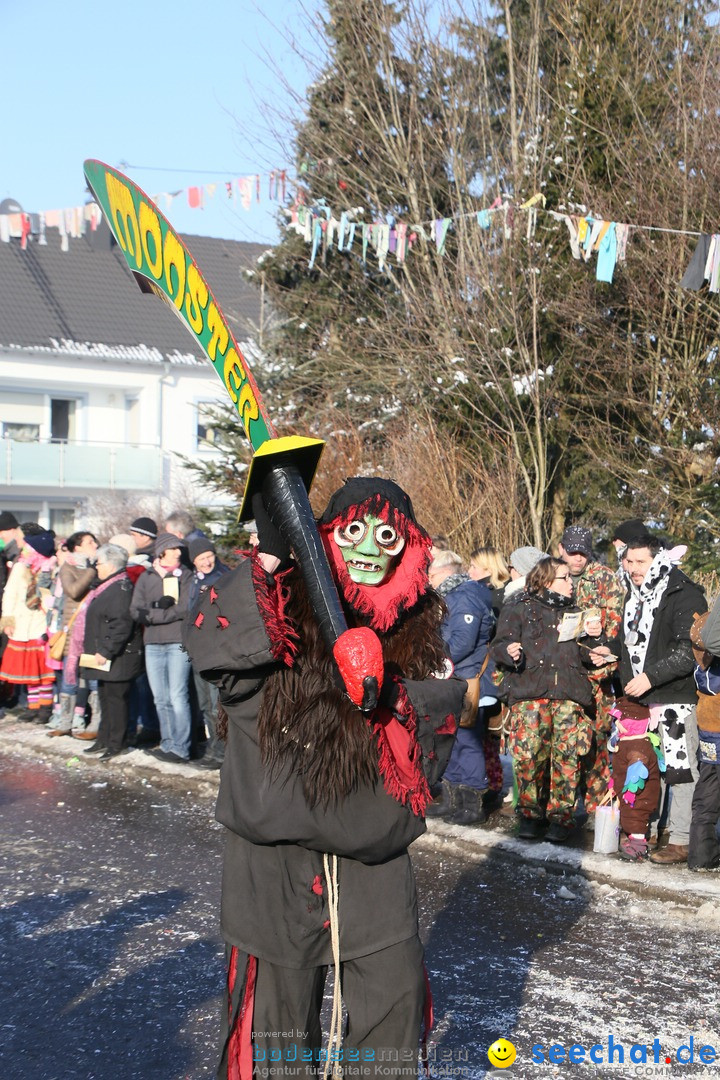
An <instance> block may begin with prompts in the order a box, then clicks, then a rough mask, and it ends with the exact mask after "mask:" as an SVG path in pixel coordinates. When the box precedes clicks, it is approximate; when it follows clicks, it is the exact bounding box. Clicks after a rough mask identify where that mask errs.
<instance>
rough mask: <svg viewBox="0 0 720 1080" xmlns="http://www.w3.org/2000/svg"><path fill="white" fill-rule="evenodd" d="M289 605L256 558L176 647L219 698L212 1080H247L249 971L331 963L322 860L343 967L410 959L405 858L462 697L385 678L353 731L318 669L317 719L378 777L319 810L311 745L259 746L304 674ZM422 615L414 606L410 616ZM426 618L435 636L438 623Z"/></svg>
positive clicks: (448, 685)
mask: <svg viewBox="0 0 720 1080" xmlns="http://www.w3.org/2000/svg"><path fill="white" fill-rule="evenodd" d="M288 591H290V592H291V593H294V592H297V591H302V582H301V581H300V579H299V575H297V572H296V571H295V570H292V571H290V572H289V573H288V574H286V575H282V574H280V575H278V576H276V577H275V578H272V577H271V576H270V575H266V574H265V572H264V570H263V569H262V567H261V565H260V562H259V560H258V559H257V558H256V557H254V558H252V559H247V560H245V562H244V563H243V564H241V565H240V566H239V567H238V568H237V569H236V570H234V571H233V572H231V573H229V574H227V575H225V576H224V577H223V578H222V579H221V580H220V581H218V582H217V584H216V585H215V586H214V587H213V588H211V589H209V590H208V591H207V593H206V594H205V595H204V597H203V598H202V600H201V603H200V606H199V608H198V610H197V613H196V614H195V617H194V621H193V622H192V623H190V625H189V626H188V630H187V636H186V644H187V649H188V652H189V653H190V656H191V658H192V661H193V664H194V666H195V668H196V669H197V670H199V671H200V673H201V674H202V677H203V678H205V679H207V680H209V681H210V682H213V683H215V684H216V685H217V686H218V687H219V688H220V700H221V703H222V705H223V707H224V709H225V711H226V713H227V717H228V731H227V747H226V752H225V759H224V763H223V767H222V772H221V783H220V792H219V797H218V803H217V812H216V816H217V819H218V820H219V821H220V822H221V823H222V824H223V825H224V826H226V828H227V830H228V833H227V843H226V854H225V863H224V871H223V889H222V916H221V923H222V933H223V937H224V939H225V941H226V942H227V943H228V945H229V947H230V949H229V976H228V1004H227V1018H226V1019H227V1025H226V1030H225V1032H224V1035H225V1045H224V1048H223V1056H222V1060H221V1066H220V1070H219V1072H218V1075H219V1076H222V1077H223V1078H226V1077H240V1078H241V1080H245V1077H246V1076H247V1075H249V1073H248V1068H251V1066H249V1065H248V1057H247V1052H248V1051H247V1036H248V1034H249V1032H250V1030H251V1027H252V1016H251V1015H250V1017H248V1015H247V1013H248V1011H250V1012H251V1010H252V1002H251V998H252V985H251V984H253V985H254V982H255V978H256V972H257V966H256V965H257V962H258V961H259V962H263V961H266V962H268V963H269V964H274V965H281V966H282V967H283V968H290V969H307V968H318V967H324V966H326V965H328V964H330V963H331V962H332V951H331V941H330V927H329V912H328V888H327V882H326V880H325V875H324V859H323V855H324V854H325V853H327V854H332V855H335V856H338V865H337V879H338V894H339V946H340V957H341V960H342V961H343V962H345V961H352V960H354V959H357V958H361V957H368V956H369V955H370V954H374V953H379V952H380V951H382V950H386V949H388V948H389V947H391V946H395V945H397V944H398V943H401V942H409V943H410V945H413V942H416V943H417V949H418V950H420V955H421V947H420V945H419V941H418V939H417V935H418V924H417V903H416V894H415V882H414V875H413V871H412V866H411V863H410V858H409V855H408V851H407V848H408V845H409V844H411V843H412V841H413V840H415V839H416V838H417V837H418V836H419V835H421V834H422V833H423V832H424V831H425V821H424V817H423V810H424V805H425V803H426V802H427V799H428V798H429V785H430V784H433V783H435V782H436V781H437V779H439V777H440V776H441V775H442V772H443V770H444V768H445V765H446V764H447V760H448V758H449V756H450V752H451V750H452V744H453V739H454V734H455V731H456V729H457V718H458V716H459V715H460V712H461V708H462V700H463V696H464V692H465V688H466V684H465V682H464V681H462V680H459V679H454V678H450V679H443V678H434V677H430V678H423V679H418V680H413V679H405V678H403V677H402V672H398V671H397V670H393V669H392V667H391V666H389V667H386V672H387V675H386V688H385V690H384V691H383V695H382V697H381V701H383V702H384V704H383V708H382V709H379V710H378V711H377V714H376V715H374V716H371V717H370V718H364V717H361V714H360V713H359V711H358V710H356V709H355V708H354V706H350V705H349V703H345V704H341V703H340V702H341V699H342V693H341V691H340V690H339V689H338V688H337V686H336V685H331V682H332V677H331V675H330V670H331V668H330V662H329V661H328V666H327V669H323V671H322V673H321V687H322V688H323V689H322V693H321V694H320V695H319V697H318V700H320V698H323V700H324V708H325V712H327V711H328V708H329V711H330V712H331V713H332V711H333V709H336V710H342V709H351V710H352V712H353V713H354V714H355V716H356V717H357V718H359V719H360V721H361V723H362V725H363V728H364V729H365V730H367V731H368V732H370V733H372V734H370V735H369V736H368V738H369V741H370V744H371V745H372V746H373V748H374V750H373V757H374V760H375V761H376V762H377V766H378V767H377V769H376V770H375V773H374V775H361V778H360V781H358V782H356V783H354V784H352V785H351V786H350V789H349V790H345V791H343V793H342V795H341V796H340V797H337V795H336V796H335V797H333V796H332V795H331V796H329V797H322V792H321V795H320V796H319V797H318V795H317V794H316V795H315V796H314V797H309V796H308V791H307V776H306V775H304V769H303V767H302V762H303V753H305V751H308V750H309V751H310V753H312V747H310V744H309V743H308V744H306V745H305V747H304V748H298V754H296V755H295V759H294V758H293V755H292V754H288V753H287V752H285V753H284V754H283V755H281V756H280V757H279V758H276V759H275V760H272V761H268V760H267V755H266V754H263V752H262V751H261V742H262V740H261V738H260V735H259V732H260V730H261V727H262V718H261V724H260V726H259V724H258V717H259V716H261V714H262V706H263V695H264V693H265V692H266V688H267V686H268V684H269V683H271V682H272V680H273V679H275V681H276V683H277V682H278V680H281V679H282V678H283V671H285V672H287V669H293V668H295V669H296V670H297V669H299V670H300V671H301V672H302V670H303V667H304V666H305V667H307V666H308V663H309V660H308V657H307V656H303V650H302V633H300V634H298V633H297V627H294V626H293V624H292V622H291V621H290V620H289V619H288V616H287V611H286V606H287V599H288ZM427 601H428V597H427V596H426V597H425V598H424V601H423V600H422V599H421V601H420V603H419V604H418V605H416V608H417V607H422V606H423V602H425V606H426V604H427ZM437 614H438V622H439V618H441V615H442V611H441V610H440V609H438V611H437ZM349 617H350V619H352V618H353V616H352V613H349ZM413 618H414V615H413V611H412V610H411V611H410V612H408V613H406V614H405V616H404V619H405V621H406V622H407V623H409V625H410V626H411V625H412V619H413ZM298 640H299V642H300V645H299V647H298V644H297V642H298ZM420 651H421V649H420ZM278 685H279V690H278V689H277V688H276V690H275V698H274V699H273V700H274V701H275V702H277V700H278V694H279V695H280V697H279V700H280V701H282V700H283V698H282V694H283V685H282V682H280V683H279V684H278ZM325 699H327V700H325ZM328 702H329V703H330V704H329V706H328ZM294 705H295V698H294V697H291V696H289V694H286V697H285V701H284V706H285V716H286V720H285V721H284V726H283V727H282V733H281V738H282V737H283V736H287V733H288V732H290V733H292V731H293V708H294ZM318 708H319V706H318ZM309 712H310V721H311V722H312V719H313V717H312V709H310V710H309ZM350 719H351V717H350V716H349V715H348V716H347V717H343V722H345V721H346V720H350ZM336 726H337V725H336ZM306 730H307V729H306ZM310 730H312V729H310ZM343 730H344V729H343ZM286 750H287V748H286ZM333 760H334V758H333V756H332V755H330V757H329V758H328V757H327V756H326V761H330V762H332V761H333ZM329 771H332V769H330V770H329ZM329 790H332V784H330V785H329ZM413 947H414V946H413ZM241 1028H242V1029H243V1030H242V1031H241V1030H240V1029H241ZM256 1041H257V1040H256ZM241 1042H243V1043H244V1045H243V1046H242V1047H241V1045H240V1043H241ZM416 1046H417V1040H416ZM233 1070H235V1071H233ZM384 1075H388V1073H387V1067H386V1066H385V1071H384ZM398 1075H400V1073H398ZM403 1075H407V1073H404V1074H403Z"/></svg>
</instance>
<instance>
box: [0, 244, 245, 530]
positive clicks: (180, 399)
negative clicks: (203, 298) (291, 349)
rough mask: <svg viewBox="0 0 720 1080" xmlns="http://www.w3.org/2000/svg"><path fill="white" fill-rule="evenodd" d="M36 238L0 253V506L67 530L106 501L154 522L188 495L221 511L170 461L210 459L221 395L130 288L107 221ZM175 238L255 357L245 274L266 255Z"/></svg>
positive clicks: (213, 379) (182, 341)
mask: <svg viewBox="0 0 720 1080" xmlns="http://www.w3.org/2000/svg"><path fill="white" fill-rule="evenodd" d="M43 239H44V240H45V242H44V243H38V242H37V240H35V239H34V238H33V237H29V238H27V242H26V245H25V246H24V247H23V245H22V243H21V240H20V239H19V238H11V239H10V240H9V242H3V243H0V509H2V510H10V511H12V512H13V513H14V514H15V515H16V516H17V518H18V520H20V521H39V522H40V523H41V524H42V525H44V526H46V527H49V528H53V529H55V531H56V532H57V533H59V534H60V533H63V534H67V533H68V532H69V531H72V529H74V528H78V527H82V526H85V525H86V524H89V523H90V522H91V519H92V506H93V501H94V500H96V499H98V498H99V497H104V496H108V497H109V496H111V495H113V494H114V495H115V496H117V498H118V499H125V501H128V500H129V501H130V502H132V501H133V499H134V498H136V500H137V503H138V505H142V506H143V507H144V508H145V511H146V512H148V513H152V516H157V518H158V519H162V517H163V516H164V515H165V514H166V513H167V512H169V510H170V509H178V508H190V507H188V506H187V503H188V500H189V499H190V501H191V502H193V503H194V504H195V505H198V504H201V505H202V504H204V505H212V504H213V503H217V501H218V496H217V495H214V494H212V493H210V492H209V491H207V490H205V489H202V488H200V487H198V484H197V480H196V479H191V476H190V474H189V472H188V470H187V469H185V468H184V467H183V465H182V463H181V461H180V458H179V457H178V455H184V456H186V457H189V458H194V459H195V460H200V461H202V460H208V459H210V458H212V457H213V456H216V455H217V450H216V449H215V448H214V446H213V431H212V422H211V420H210V419H209V417H208V413H207V410H208V408H211V407H212V406H213V405H214V404H216V403H218V402H225V401H226V400H227V395H226V391H225V388H224V387H223V385H222V383H221V381H220V379H219V377H218V375H217V373H216V372H215V369H214V368H213V366H212V364H211V363H210V361H209V360H208V359H207V358H206V357H205V356H204V355H203V353H202V351H201V350H200V349H199V347H198V346H197V344H196V342H195V340H194V338H193V336H192V335H191V334H190V333H189V332H188V331H187V330H186V328H185V326H184V325H183V323H182V322H181V321H180V319H179V318H178V317H177V316H176V315H175V314H174V313H173V312H172V311H171V309H170V308H169V307H168V306H167V305H166V304H164V303H163V302H162V301H161V300H159V299H158V298H157V297H155V296H152V295H148V294H143V293H142V292H140V290H139V289H138V286H137V284H136V283H135V280H134V279H133V277H132V275H131V274H130V272H129V270H128V268H127V265H126V263H125V259H124V257H123V255H122V253H121V252H120V251H119V249H118V248H117V246H116V244H115V241H114V239H113V237H112V235H111V233H110V230H109V229H108V228H107V226H106V225H105V224H104V223H101V225H100V226H99V228H98V229H97V230H96V231H94V232H91V231H88V232H87V233H86V234H85V235H84V236H81V237H76V238H71V237H66V238H65V240H64V241H63V242H62V243H61V238H60V236H59V235H58V233H57V231H56V230H53V229H48V230H47V231H46V233H45V235H44V237H43ZM183 239H184V240H185V242H186V243H187V245H188V247H189V249H190V251H191V252H192V254H193V256H194V257H195V259H196V260H197V263H198V265H199V266H200V267H201V269H202V271H203V273H204V275H205V277H206V279H207V280H208V282H209V283H210V287H211V289H212V291H213V293H214V295H215V298H216V300H217V302H218V304H219V305H220V307H221V308H222V311H223V314H224V315H225V317H226V319H227V321H228V323H229V325H230V327H231V329H232V331H233V334H234V335H235V338H236V339H237V340H238V342H239V343H240V344H241V347H243V351H246V352H247V351H248V349H249V350H250V352H252V350H253V348H254V345H253V342H254V341H255V340H257V336H258V331H259V329H260V328H261V326H262V321H263V312H262V307H261V304H262V298H261V294H260V293H259V292H258V290H257V289H255V288H254V287H253V286H252V285H251V284H250V283H249V282H248V280H247V278H246V276H245V271H247V270H250V269H252V268H254V267H255V265H256V262H257V259H258V257H259V256H260V255H261V254H262V253H263V251H265V250H266V249H265V247H264V246H262V245H258V244H249V243H241V242H238V241H231V240H219V239H213V238H209V237H197V236H187V237H184V238H183ZM64 248H65V250H64ZM238 434H239V437H242V436H243V432H242V426H241V425H240V423H239V422H238ZM178 504H184V505H178Z"/></svg>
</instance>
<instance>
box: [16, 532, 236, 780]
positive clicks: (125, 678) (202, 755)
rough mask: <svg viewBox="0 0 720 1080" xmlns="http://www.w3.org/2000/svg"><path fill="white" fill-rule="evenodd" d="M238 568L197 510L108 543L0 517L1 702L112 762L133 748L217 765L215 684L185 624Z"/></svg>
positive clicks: (219, 743)
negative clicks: (197, 520)
mask: <svg viewBox="0 0 720 1080" xmlns="http://www.w3.org/2000/svg"><path fill="white" fill-rule="evenodd" d="M228 569H229V567H227V566H226V565H225V564H224V563H222V562H221V561H220V559H219V558H218V556H217V552H216V549H215V545H214V544H213V542H212V540H210V539H208V537H207V536H205V534H204V533H202V532H201V531H200V530H198V529H196V528H195V524H194V522H193V519H192V517H191V516H190V514H188V513H186V512H185V511H177V512H175V513H173V514H171V515H170V516H169V517H168V518H167V519H166V521H165V522H164V526H163V529H162V530H159V529H158V526H157V524H156V522H155V521H153V520H152V519H151V518H149V517H140V518H137V519H136V520H135V521H133V522H132V523H131V524H130V525H129V526H128V528H127V532H124V533H119V534H117V535H115V536H112V537H110V539H109V540H108V541H107V543H103V544H99V543H98V539H97V537H96V536H95V535H94V534H93V533H92V532H90V531H88V530H80V531H78V532H75V533H73V534H72V535H71V536H68V537H67V538H65V539H59V538H57V537H56V536H55V534H54V533H53V532H52V531H51V530H47V529H44V528H43V527H42V526H40V525H38V524H37V523H35V522H28V523H23V524H21V523H20V522H18V520H17V518H16V517H15V516H14V515H13V514H11V513H9V512H8V511H3V512H1V513H0V589H2V619H1V621H0V631H1V636H0V650H1V652H0V695H1V696H0V707H2V709H3V711H4V713H5V715H9V716H12V717H14V718H15V719H17V720H21V721H27V722H30V723H36V724H41V725H44V726H46V727H47V733H48V736H49V737H50V738H58V737H68V738H75V739H79V740H82V741H85V742H87V745H86V746H84V747H83V748H82V752H83V753H86V754H92V755H96V757H97V760H99V761H103V762H108V761H111V760H112V759H113V758H116V757H118V756H119V755H120V754H122V753H124V752H125V751H126V749H127V748H128V747H138V748H142V749H144V750H146V751H147V753H149V754H152V755H153V756H154V757H156V758H158V759H159V760H161V761H168V762H186V761H193V762H194V763H195V764H197V766H198V767H200V768H207V769H219V768H220V765H221V764H222V757H223V743H222V741H221V740H220V739H219V738H218V737H217V690H216V688H215V687H214V686H211V685H210V684H209V683H207V682H206V681H205V680H204V679H202V678H201V677H200V675H199V674H198V673H197V672H196V671H194V670H193V668H192V665H191V664H190V662H189V660H188V657H187V654H186V653H185V651H184V649H183V628H184V625H185V622H186V620H187V619H188V618H189V616H190V613H191V612H192V611H193V609H194V607H195V606H196V605H197V603H198V601H199V599H200V597H201V596H202V594H203V592H205V590H207V589H209V588H211V587H212V585H213V583H214V582H216V581H217V580H218V578H219V577H220V576H221V575H222V574H225V573H227V571H228Z"/></svg>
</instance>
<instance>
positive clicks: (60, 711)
mask: <svg viewBox="0 0 720 1080" xmlns="http://www.w3.org/2000/svg"><path fill="white" fill-rule="evenodd" d="M74 709H75V695H74V694H61V695H60V700H59V702H58V704H57V708H56V710H55V712H54V714H53V717H52V719H51V721H50V724H49V726H48V735H69V734H70V732H71V731H72V722H73V711H74Z"/></svg>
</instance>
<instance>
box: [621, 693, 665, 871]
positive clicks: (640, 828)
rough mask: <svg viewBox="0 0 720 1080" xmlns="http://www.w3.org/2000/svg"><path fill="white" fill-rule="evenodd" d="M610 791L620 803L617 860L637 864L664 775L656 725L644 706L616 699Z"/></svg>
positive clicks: (643, 856) (643, 851)
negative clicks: (618, 858) (621, 833)
mask: <svg viewBox="0 0 720 1080" xmlns="http://www.w3.org/2000/svg"><path fill="white" fill-rule="evenodd" d="M611 713H612V718H613V725H612V734H611V736H610V743H609V746H610V751H611V757H612V776H611V778H610V787H611V788H612V790H613V792H614V794H615V795H616V797H617V798H618V799H619V800H620V828H621V829H622V832H623V835H622V838H621V840H620V851H619V854H620V858H621V859H627V860H628V861H629V862H641V861H642V860H643V859H646V858H647V856H648V843H647V838H648V833H649V831H650V818H651V817H652V816H653V814H654V813H656V811H657V808H658V803H659V802H660V790H661V789H660V774H661V772H664V771H665V759H664V758H663V754H662V743H661V741H660V736H659V734H658V732H657V727H658V721H657V718H655V719H653V718H651V716H650V710H649V709H648V707H647V705H641V704H640V702H638V701H633V700H632V699H631V698H627V697H619V698H618V699H617V700H616V701H615V703H614V704H613V707H612V710H611Z"/></svg>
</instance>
